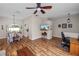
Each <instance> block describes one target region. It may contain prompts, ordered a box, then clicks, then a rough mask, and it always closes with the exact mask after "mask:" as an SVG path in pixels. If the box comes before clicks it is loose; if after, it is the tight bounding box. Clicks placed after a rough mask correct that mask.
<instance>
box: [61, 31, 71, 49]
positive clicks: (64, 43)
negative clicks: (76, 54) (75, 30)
mask: <svg viewBox="0 0 79 59" xmlns="http://www.w3.org/2000/svg"><path fill="white" fill-rule="evenodd" d="M61 36H62V43H61V45H62V46H63V47H68V48H70V37H65V35H64V33H63V32H61Z"/></svg>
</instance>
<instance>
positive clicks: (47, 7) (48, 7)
mask: <svg viewBox="0 0 79 59" xmlns="http://www.w3.org/2000/svg"><path fill="white" fill-rule="evenodd" d="M40 8H42V9H51V8H52V6H44V7H40Z"/></svg>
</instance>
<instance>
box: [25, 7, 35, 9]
mask: <svg viewBox="0 0 79 59" xmlns="http://www.w3.org/2000/svg"><path fill="white" fill-rule="evenodd" d="M26 9H36V7H26Z"/></svg>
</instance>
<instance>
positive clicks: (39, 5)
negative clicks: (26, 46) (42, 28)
mask: <svg viewBox="0 0 79 59" xmlns="http://www.w3.org/2000/svg"><path fill="white" fill-rule="evenodd" d="M36 5H37V6H36V7H26V9H36V10H35V11H34V13H33V14H36V13H37V12H38V11H41V13H42V14H45V11H44V10H43V9H51V8H52V6H41V3H36Z"/></svg>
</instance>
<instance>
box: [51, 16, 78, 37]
mask: <svg viewBox="0 0 79 59" xmlns="http://www.w3.org/2000/svg"><path fill="white" fill-rule="evenodd" d="M52 22H53V23H54V24H53V30H54V31H53V36H55V37H61V32H62V31H63V32H72V33H77V32H79V15H73V16H71V22H70V23H71V24H72V28H66V29H62V27H61V28H58V24H63V23H67V17H62V18H57V19H54V20H53V21H52ZM67 24H68V23H67Z"/></svg>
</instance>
